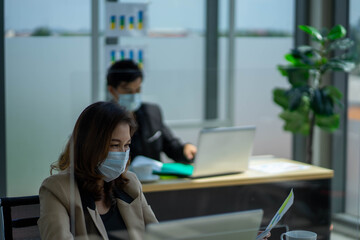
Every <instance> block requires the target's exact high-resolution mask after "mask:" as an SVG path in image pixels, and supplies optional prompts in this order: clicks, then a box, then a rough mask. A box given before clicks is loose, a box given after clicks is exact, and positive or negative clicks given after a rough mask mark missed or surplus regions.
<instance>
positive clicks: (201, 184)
mask: <svg viewBox="0 0 360 240" xmlns="http://www.w3.org/2000/svg"><path fill="white" fill-rule="evenodd" d="M278 162H286V163H295V164H300V165H304V166H309V168H308V169H304V170H299V171H289V172H284V173H278V174H266V173H264V172H260V171H256V170H251V169H250V170H248V171H246V172H244V173H239V174H232V175H227V176H218V177H211V178H200V179H189V178H185V179H172V180H161V181H159V182H155V183H151V184H144V185H143V191H144V192H158V191H174V190H183V189H193V188H210V187H223V186H238V185H248V184H259V183H274V182H286V181H298V180H315V179H329V178H332V177H333V176H334V171H333V170H330V169H325V168H321V167H317V166H312V165H308V164H305V163H300V162H295V161H292V160H287V159H266V160H252V161H250V168H251V166H256V165H261V164H265V163H278Z"/></svg>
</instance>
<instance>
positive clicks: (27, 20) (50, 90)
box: [5, 0, 91, 196]
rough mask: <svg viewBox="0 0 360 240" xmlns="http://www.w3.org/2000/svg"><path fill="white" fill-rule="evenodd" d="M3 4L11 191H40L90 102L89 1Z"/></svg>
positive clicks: (11, 0) (12, 193) (13, 1)
mask: <svg viewBox="0 0 360 240" xmlns="http://www.w3.org/2000/svg"><path fill="white" fill-rule="evenodd" d="M5 7H6V8H5V30H6V32H5V37H6V38H5V46H6V47H5V53H6V55H5V59H6V61H5V67H6V68H5V70H6V71H5V72H6V79H5V86H6V89H5V90H6V99H5V100H6V112H5V115H6V153H7V161H6V162H7V169H6V170H7V194H8V196H22V195H35V194H37V193H38V189H39V186H40V184H41V182H42V181H43V179H44V178H45V177H47V176H48V175H49V174H50V173H49V170H50V168H49V166H50V164H51V163H52V162H55V161H56V160H57V158H58V157H59V154H60V152H61V151H62V149H63V148H64V145H65V143H66V141H67V139H68V137H69V135H70V133H71V131H72V128H73V126H74V123H75V120H76V119H77V117H78V115H79V114H80V112H81V111H82V110H83V108H84V107H85V106H87V105H88V104H89V103H90V102H91V98H90V97H91V96H90V94H91V89H90V86H91V83H90V72H91V71H90V60H91V54H90V37H89V33H90V3H89V1H84V0H81V1H76V3H75V2H72V1H66V2H63V1H62V2H58V1H18V0H9V1H5ZM29 9H31V11H29Z"/></svg>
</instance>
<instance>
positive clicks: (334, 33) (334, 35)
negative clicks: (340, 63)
mask: <svg viewBox="0 0 360 240" xmlns="http://www.w3.org/2000/svg"><path fill="white" fill-rule="evenodd" d="M345 35H346V29H345V28H344V27H343V26H341V25H340V24H338V25H335V26H334V27H333V28H332V29H331V30H330V32H329V34H328V35H327V38H328V39H330V40H336V39H339V38H343V37H345Z"/></svg>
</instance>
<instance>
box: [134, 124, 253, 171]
mask: <svg viewBox="0 0 360 240" xmlns="http://www.w3.org/2000/svg"><path fill="white" fill-rule="evenodd" d="M254 138H255V126H243V127H222V128H210V129H203V130H201V131H200V133H199V139H198V145H197V146H198V151H197V154H196V159H195V161H194V163H193V165H187V164H182V163H164V164H162V163H160V162H158V161H156V160H153V159H149V158H146V157H144V156H137V157H136V158H135V159H134V161H133V163H132V166H135V165H136V166H138V165H141V164H144V165H146V164H147V165H152V166H153V173H155V174H158V175H175V176H179V177H190V178H202V177H210V176H218V175H226V174H236V173H241V172H244V171H246V170H247V169H248V167H249V159H250V156H251V154H252V149H253V143H254Z"/></svg>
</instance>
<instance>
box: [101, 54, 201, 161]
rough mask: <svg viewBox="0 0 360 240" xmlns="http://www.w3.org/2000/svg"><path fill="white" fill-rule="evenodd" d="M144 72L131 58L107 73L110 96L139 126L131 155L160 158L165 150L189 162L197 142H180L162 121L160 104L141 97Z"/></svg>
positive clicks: (134, 137) (179, 159)
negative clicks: (145, 100)
mask: <svg viewBox="0 0 360 240" xmlns="http://www.w3.org/2000/svg"><path fill="white" fill-rule="evenodd" d="M142 82H143V74H142V71H141V70H140V68H139V67H138V66H137V64H136V63H134V62H133V61H132V60H120V61H117V62H115V63H114V64H113V65H112V66H111V67H110V68H109V70H108V73H107V86H108V91H109V92H110V94H111V96H112V100H113V101H115V102H118V103H119V104H120V105H121V106H123V107H125V108H126V109H127V110H128V111H130V112H132V113H133V114H134V117H135V120H136V121H137V124H138V130H137V131H136V132H135V134H134V136H133V137H132V142H131V158H132V159H134V158H135V157H136V156H138V155H142V156H145V157H149V158H152V159H155V160H158V161H160V153H161V152H164V153H165V154H166V155H167V156H168V157H169V158H171V159H173V160H174V161H176V162H182V163H189V162H191V161H192V160H193V159H194V157H195V154H196V151H197V148H196V146H194V145H192V144H190V143H186V144H183V143H182V142H181V141H180V140H179V139H178V138H176V137H174V135H173V134H172V132H171V131H170V129H169V128H168V127H167V126H166V125H165V124H164V122H163V119H162V114H161V110H160V107H159V106H158V105H156V104H151V103H145V102H142V100H141V85H142Z"/></svg>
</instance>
